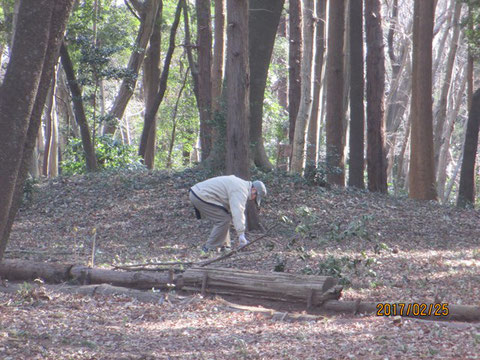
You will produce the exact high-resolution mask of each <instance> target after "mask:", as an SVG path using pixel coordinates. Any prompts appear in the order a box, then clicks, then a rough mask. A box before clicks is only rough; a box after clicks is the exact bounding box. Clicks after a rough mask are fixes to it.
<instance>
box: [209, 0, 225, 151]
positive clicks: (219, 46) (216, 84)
mask: <svg viewBox="0 0 480 360" xmlns="http://www.w3.org/2000/svg"><path fill="white" fill-rule="evenodd" d="M214 25H215V30H214V37H215V42H214V45H213V65H212V109H213V112H214V113H215V112H218V111H219V110H220V100H221V95H222V82H223V73H224V69H225V66H224V64H225V62H224V54H225V0H215V19H214ZM212 136H213V139H212V142H214V141H215V129H214V130H213V134H212Z"/></svg>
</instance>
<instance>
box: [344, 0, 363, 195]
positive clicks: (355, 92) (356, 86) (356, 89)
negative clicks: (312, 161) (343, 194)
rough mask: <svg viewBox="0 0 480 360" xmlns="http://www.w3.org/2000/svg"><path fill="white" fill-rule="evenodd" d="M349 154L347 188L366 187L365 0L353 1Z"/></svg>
mask: <svg viewBox="0 0 480 360" xmlns="http://www.w3.org/2000/svg"><path fill="white" fill-rule="evenodd" d="M349 11H350V29H349V30H350V137H349V141H350V146H349V148H350V154H349V161H348V165H349V173H348V185H349V186H353V187H356V188H359V189H363V188H364V187H365V184H364V180H363V171H364V165H363V164H364V155H363V153H364V133H365V108H364V105H363V101H364V91H365V79H364V68H363V0H350V9H349Z"/></svg>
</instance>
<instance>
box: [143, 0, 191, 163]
mask: <svg viewBox="0 0 480 360" xmlns="http://www.w3.org/2000/svg"><path fill="white" fill-rule="evenodd" d="M182 1H184V0H179V1H178V5H177V9H176V10H175V18H174V20H173V23H172V27H171V29H170V40H169V45H168V50H167V53H166V55H165V60H164V64H163V69H162V74H161V76H160V82H159V85H158V92H157V94H156V95H155V99H154V101H153V103H152V106H151V107H150V108H148V109H146V111H145V119H144V124H143V131H142V136H141V138H140V146H139V150H138V154H139V155H140V156H141V157H142V158H143V159H144V160H145V154H146V150H147V143H148V138H149V135H150V132H151V131H152V130H151V129H152V126H153V124H154V122H155V116H156V115H157V111H158V108H159V107H160V104H161V103H162V101H163V97H164V96H165V91H166V90H167V80H168V73H169V70H170V63H171V61H172V56H173V51H174V50H175V36H176V34H177V28H178V23H179V22H180V14H181V12H182Z"/></svg>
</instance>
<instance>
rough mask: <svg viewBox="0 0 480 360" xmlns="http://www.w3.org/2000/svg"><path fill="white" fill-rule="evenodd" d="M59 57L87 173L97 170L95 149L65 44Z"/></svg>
mask: <svg viewBox="0 0 480 360" xmlns="http://www.w3.org/2000/svg"><path fill="white" fill-rule="evenodd" d="M60 56H61V60H62V66H63V70H65V75H66V77H67V83H68V87H69V88H70V92H71V94H72V102H73V111H74V113H75V120H76V121H77V124H78V126H79V127H80V134H81V137H82V145H83V151H85V159H86V164H87V170H88V171H96V170H97V167H98V165H97V157H96V155H95V148H94V146H93V142H92V138H91V135H90V129H89V128H88V122H87V117H86V115H85V109H84V107H83V100H82V90H81V89H80V85H78V82H77V79H76V78H75V71H74V70H73V64H72V60H71V59H70V55H69V53H68V50H67V46H66V45H65V43H62V45H61V47H60Z"/></svg>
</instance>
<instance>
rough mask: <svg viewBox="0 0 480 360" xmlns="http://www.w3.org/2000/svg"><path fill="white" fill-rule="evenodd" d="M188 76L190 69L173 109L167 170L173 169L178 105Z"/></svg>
mask: <svg viewBox="0 0 480 360" xmlns="http://www.w3.org/2000/svg"><path fill="white" fill-rule="evenodd" d="M187 76H188V69H187V71H185V77H184V78H183V82H182V86H181V87H180V90H179V91H178V95H177V100H176V101H175V106H174V107H173V111H172V135H171V137H170V144H169V146H168V154H167V163H166V167H167V169H170V168H171V167H172V163H173V162H172V154H173V147H174V145H175V137H176V130H177V112H178V104H179V103H180V99H181V98H182V93H183V90H184V89H185V86H186V84H187Z"/></svg>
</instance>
